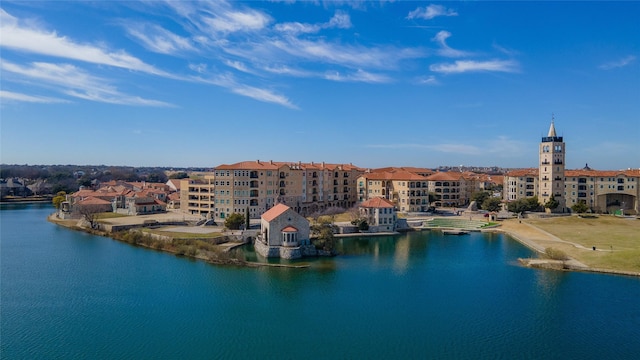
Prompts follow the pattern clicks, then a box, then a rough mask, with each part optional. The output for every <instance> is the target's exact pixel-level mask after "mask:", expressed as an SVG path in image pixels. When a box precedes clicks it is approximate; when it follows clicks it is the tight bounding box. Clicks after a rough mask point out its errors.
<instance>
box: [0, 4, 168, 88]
mask: <svg viewBox="0 0 640 360" xmlns="http://www.w3.org/2000/svg"><path fill="white" fill-rule="evenodd" d="M0 19H1V20H2V24H1V25H0V33H2V36H0V46H1V47H6V48H11V49H14V50H17V51H23V52H30V53H36V54H41V55H49V56H55V57H61V58H66V59H73V60H79V61H84V62H89V63H94V64H101V65H109V66H115V67H120V68H125V69H130V70H136V71H141V72H146V73H150V74H155V75H160V76H167V77H172V76H171V75H169V74H167V73H165V72H164V71H161V70H159V69H156V68H155V67H153V66H151V65H148V64H146V63H144V62H143V61H141V60H140V59H138V58H136V57H133V56H131V55H129V54H127V53H126V52H125V51H122V50H120V51H109V50H106V49H102V48H100V47H98V46H94V45H86V44H78V43H76V42H74V41H73V40H70V39H68V38H67V37H65V36H59V35H58V34H57V33H56V32H47V31H45V30H41V29H36V28H31V27H27V26H21V25H20V22H19V21H18V19H17V18H15V17H13V16H11V15H10V14H9V13H7V12H6V11H4V10H3V9H0Z"/></svg>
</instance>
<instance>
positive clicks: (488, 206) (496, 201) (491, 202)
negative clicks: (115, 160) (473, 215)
mask: <svg viewBox="0 0 640 360" xmlns="http://www.w3.org/2000/svg"><path fill="white" fill-rule="evenodd" d="M501 204H502V200H500V198H497V197H489V198H486V199H485V200H484V201H483V202H482V208H483V209H484V210H487V211H500V207H501V206H500V205H501Z"/></svg>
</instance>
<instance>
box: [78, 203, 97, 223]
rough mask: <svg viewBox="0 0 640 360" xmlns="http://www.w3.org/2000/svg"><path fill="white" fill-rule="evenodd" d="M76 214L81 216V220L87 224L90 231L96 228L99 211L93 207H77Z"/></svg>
mask: <svg viewBox="0 0 640 360" xmlns="http://www.w3.org/2000/svg"><path fill="white" fill-rule="evenodd" d="M78 212H79V213H80V215H82V218H83V219H84V220H85V221H86V222H88V223H89V226H91V228H92V229H97V228H98V214H99V213H100V212H101V211H100V210H99V209H97V208H95V207H93V206H90V205H88V206H79V207H78Z"/></svg>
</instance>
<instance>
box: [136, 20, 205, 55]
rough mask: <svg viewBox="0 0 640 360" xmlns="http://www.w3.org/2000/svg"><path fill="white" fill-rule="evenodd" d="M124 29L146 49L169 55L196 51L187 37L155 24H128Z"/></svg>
mask: <svg viewBox="0 0 640 360" xmlns="http://www.w3.org/2000/svg"><path fill="white" fill-rule="evenodd" d="M126 30H127V31H128V32H129V34H130V35H131V36H133V37H134V38H136V39H137V40H139V41H140V42H141V43H142V45H143V46H144V47H146V48H147V49H149V50H151V51H154V52H157V53H161V54H169V55H179V54H180V53H181V52H184V51H196V49H195V48H194V46H193V45H192V44H191V41H190V40H189V39H188V38H184V37H181V36H178V35H176V34H174V33H172V32H170V31H168V30H165V29H163V28H161V27H160V26H157V25H149V24H145V25H135V24H129V25H128V26H126Z"/></svg>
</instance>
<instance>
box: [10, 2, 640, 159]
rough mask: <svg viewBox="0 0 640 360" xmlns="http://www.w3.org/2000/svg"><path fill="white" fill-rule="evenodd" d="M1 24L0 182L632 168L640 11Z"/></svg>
mask: <svg viewBox="0 0 640 360" xmlns="http://www.w3.org/2000/svg"><path fill="white" fill-rule="evenodd" d="M0 7H1V10H0V15H1V18H0V26H1V29H0V32H1V35H0V46H1V47H0V51H1V52H0V60H1V68H0V70H1V73H0V75H1V90H0V100H1V105H0V106H1V107H0V116H1V139H2V145H1V154H0V155H1V158H0V162H2V163H8V164H94V165H100V164H105V165H132V166H175V167H188V166H197V167H213V166H216V165H219V164H222V163H233V162H237V161H243V160H256V159H261V160H269V159H272V160H277V161H303V162H310V161H326V162H331V163H353V164H355V165H359V166H363V167H383V166H419V167H436V166H439V165H460V164H464V165H476V166H493V165H497V166H502V167H535V166H536V164H537V161H538V159H537V156H538V155H537V152H538V142H539V141H540V137H541V136H544V135H546V132H547V130H548V128H549V123H550V121H551V117H552V113H553V114H554V116H555V125H556V129H557V131H558V135H561V136H564V138H565V142H566V143H567V166H568V168H581V167H583V166H584V165H585V163H589V166H591V167H592V168H596V169H601V170H609V169H623V168H630V167H631V168H640V140H639V139H640V59H638V57H639V56H640V22H638V18H639V17H640V2H616V3H612V2H535V3H533V2H443V3H437V2H413V1H412V2H405V1H396V2H387V1H383V2H368V1H367V2H365V1H326V2H322V1H317V2H306V1H301V2H294V1H272V2H254V1H252V2H228V3H226V2H223V1H213V2H178V1H166V2H165V1H140V2H126V1H99V2H62V1H37V2H31V1H30V2H14V1H8V0H5V1H3V2H2V4H1V5H0Z"/></svg>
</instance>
